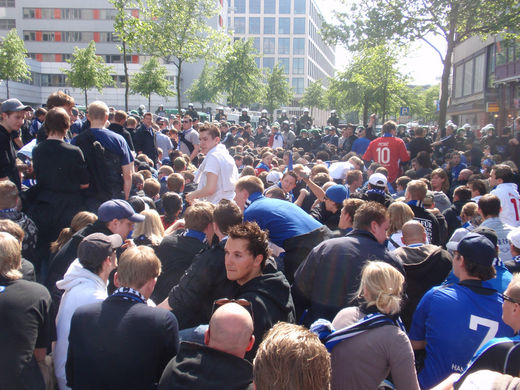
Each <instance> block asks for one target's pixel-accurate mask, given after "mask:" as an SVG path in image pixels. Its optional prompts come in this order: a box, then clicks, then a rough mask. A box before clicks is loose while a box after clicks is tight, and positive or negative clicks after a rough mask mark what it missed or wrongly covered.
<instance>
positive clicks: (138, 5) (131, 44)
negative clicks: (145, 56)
mask: <svg viewBox="0 0 520 390" xmlns="http://www.w3.org/2000/svg"><path fill="white" fill-rule="evenodd" d="M110 2H111V3H112V5H113V6H114V8H115V9H116V10H117V14H116V17H115V20H114V31H115V33H116V35H117V36H118V37H119V39H120V41H121V45H118V49H119V51H120V52H121V54H122V56H123V69H124V73H125V80H126V82H125V111H128V95H129V90H130V82H129V81H130V80H129V74H128V61H127V58H126V57H127V55H128V53H132V52H134V51H136V50H138V49H140V48H141V45H142V43H143V41H144V37H145V36H146V34H147V33H148V31H149V29H147V27H149V25H148V24H147V23H145V22H144V21H143V20H141V19H139V16H138V14H137V15H134V14H132V11H136V12H137V13H139V10H140V9H142V8H143V7H144V5H143V3H142V1H141V0H110Z"/></svg>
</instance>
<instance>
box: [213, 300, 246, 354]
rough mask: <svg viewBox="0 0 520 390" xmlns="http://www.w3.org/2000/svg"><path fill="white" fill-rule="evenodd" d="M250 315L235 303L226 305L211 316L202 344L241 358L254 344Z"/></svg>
mask: <svg viewBox="0 0 520 390" xmlns="http://www.w3.org/2000/svg"><path fill="white" fill-rule="evenodd" d="M254 340H255V338H254V336H253V319H252V318H251V314H249V312H248V311H247V310H246V309H244V308H243V307H242V306H240V305H238V304H236V303H227V304H225V305H223V306H221V307H219V308H218V309H217V310H215V313H213V315H212V316H211V320H210V321H209V329H208V330H207V332H206V335H205V338H204V342H205V344H206V345H207V346H208V347H210V348H214V349H217V350H219V351H223V352H226V353H229V354H231V355H235V356H238V357H241V358H243V357H244V356H245V354H246V352H247V351H249V350H250V349H251V348H252V346H253V344H254Z"/></svg>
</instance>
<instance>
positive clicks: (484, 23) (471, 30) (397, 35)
mask: <svg viewBox="0 0 520 390" xmlns="http://www.w3.org/2000/svg"><path fill="white" fill-rule="evenodd" d="M342 1H343V2H344V3H345V4H350V7H349V9H348V10H347V11H345V12H336V13H335V16H336V21H335V23H334V24H325V25H324V29H323V31H324V35H325V37H326V38H327V39H328V40H329V42H341V43H342V44H344V45H345V46H346V47H347V48H349V49H350V50H356V51H359V50H361V49H363V48H364V47H370V46H374V45H381V44H383V43H388V42H390V43H399V44H402V43H405V42H410V41H415V40H419V39H421V40H423V41H425V42H426V43H427V44H429V45H430V46H431V47H432V48H433V49H434V50H435V51H436V52H437V54H438V55H439V57H440V59H441V61H442V63H443V66H444V69H443V73H442V82H441V97H440V103H439V105H440V110H439V124H440V125H441V126H444V123H445V121H446V111H447V103H448V92H449V76H450V71H451V66H452V63H451V61H452V54H453V49H454V47H455V46H456V45H457V44H459V43H461V42H463V41H464V40H466V39H468V38H469V37H471V36H476V35H484V36H485V35H489V34H495V33H500V32H502V31H504V30H508V29H509V30H511V29H516V28H517V26H518V25H520V7H519V3H518V0H493V1H490V0H364V1H359V2H358V1H356V2H348V1H347V0H342ZM431 36H439V37H441V38H442V39H443V40H444V41H445V42H446V50H444V51H441V50H440V49H438V48H437V47H435V45H433V44H432V43H431V42H430V39H429V37H431Z"/></svg>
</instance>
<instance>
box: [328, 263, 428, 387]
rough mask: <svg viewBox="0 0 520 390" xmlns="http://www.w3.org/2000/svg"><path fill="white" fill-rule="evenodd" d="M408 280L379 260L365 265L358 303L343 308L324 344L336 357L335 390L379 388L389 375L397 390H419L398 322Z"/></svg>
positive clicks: (412, 361) (333, 356) (411, 360)
mask: <svg viewBox="0 0 520 390" xmlns="http://www.w3.org/2000/svg"><path fill="white" fill-rule="evenodd" d="M403 285H404V276H403V275H402V274H401V273H400V272H399V271H398V270H397V269H395V268H394V267H393V266H391V265H390V264H388V263H384V262H381V261H370V262H367V263H366V264H365V266H364V267H363V271H362V273H361V283H360V285H359V289H358V291H357V293H356V296H355V298H354V299H356V300H358V301H359V302H361V304H360V306H359V307H347V308H346V309H343V310H341V311H340V312H339V313H338V314H337V315H336V317H335V318H334V321H333V322H332V325H333V327H334V328H335V329H337V331H335V332H333V333H332V334H331V335H330V336H329V337H327V339H326V340H325V341H326V343H325V345H326V346H327V348H328V349H329V351H331V358H332V386H331V388H332V390H337V389H356V390H363V389H367V390H368V389H371V390H373V389H377V388H378V386H379V384H380V383H381V382H382V381H383V380H384V379H385V378H386V377H387V376H388V375H389V374H391V375H392V381H393V384H394V385H395V388H397V389H399V390H417V389H419V383H418V381H417V375H416V372H415V363H414V354H413V350H412V346H411V344H410V340H409V339H408V336H407V335H406V332H405V331H404V326H403V325H402V323H401V320H400V319H399V311H400V309H401V303H402V293H403Z"/></svg>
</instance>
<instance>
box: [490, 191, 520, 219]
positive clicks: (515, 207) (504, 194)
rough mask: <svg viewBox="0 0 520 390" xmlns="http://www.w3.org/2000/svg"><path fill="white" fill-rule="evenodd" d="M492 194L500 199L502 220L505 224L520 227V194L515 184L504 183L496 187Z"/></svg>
mask: <svg viewBox="0 0 520 390" xmlns="http://www.w3.org/2000/svg"><path fill="white" fill-rule="evenodd" d="M491 194H493V195H496V196H497V197H498V198H499V199H500V206H501V207H502V211H501V212H500V215H499V216H500V219H501V220H502V222H504V223H505V224H508V225H511V226H513V227H519V226H520V194H519V193H518V188H517V186H516V184H514V183H502V184H499V185H497V186H496V188H495V189H494V190H493V191H491Z"/></svg>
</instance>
